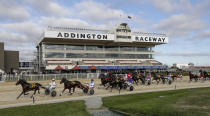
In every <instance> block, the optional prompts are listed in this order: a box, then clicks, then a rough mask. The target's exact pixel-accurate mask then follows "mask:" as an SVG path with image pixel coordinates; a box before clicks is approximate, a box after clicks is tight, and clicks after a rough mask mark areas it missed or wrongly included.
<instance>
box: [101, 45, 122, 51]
mask: <svg viewBox="0 0 210 116" xmlns="http://www.w3.org/2000/svg"><path fill="white" fill-rule="evenodd" d="M104 48H105V51H119V47H118V46H105V47H104Z"/></svg>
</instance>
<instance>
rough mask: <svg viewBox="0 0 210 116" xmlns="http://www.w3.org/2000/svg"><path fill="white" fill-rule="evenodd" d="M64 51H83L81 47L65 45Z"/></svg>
mask: <svg viewBox="0 0 210 116" xmlns="http://www.w3.org/2000/svg"><path fill="white" fill-rule="evenodd" d="M65 48H66V50H84V49H85V48H84V46H83V45H66V46H65Z"/></svg>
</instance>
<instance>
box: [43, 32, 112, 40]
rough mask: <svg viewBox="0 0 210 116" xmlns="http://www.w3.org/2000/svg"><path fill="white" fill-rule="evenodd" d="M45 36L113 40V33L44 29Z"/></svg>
mask: <svg viewBox="0 0 210 116" xmlns="http://www.w3.org/2000/svg"><path fill="white" fill-rule="evenodd" d="M45 37H49V38H63V39H87V40H114V34H96V33H78V32H58V31H46V32H45Z"/></svg>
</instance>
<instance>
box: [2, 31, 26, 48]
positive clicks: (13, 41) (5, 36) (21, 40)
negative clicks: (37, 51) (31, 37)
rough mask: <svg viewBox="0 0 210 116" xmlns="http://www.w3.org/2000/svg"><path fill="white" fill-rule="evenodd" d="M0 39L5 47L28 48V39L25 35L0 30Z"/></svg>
mask: <svg viewBox="0 0 210 116" xmlns="http://www.w3.org/2000/svg"><path fill="white" fill-rule="evenodd" d="M0 38H1V42H5V45H6V46H14V47H16V46H28V39H27V37H26V36H25V35H21V34H17V33H11V32H7V31H3V30H0Z"/></svg>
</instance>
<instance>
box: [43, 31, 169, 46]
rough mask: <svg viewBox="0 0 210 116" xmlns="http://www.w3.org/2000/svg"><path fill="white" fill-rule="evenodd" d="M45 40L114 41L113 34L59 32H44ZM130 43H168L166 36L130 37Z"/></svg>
mask: <svg viewBox="0 0 210 116" xmlns="http://www.w3.org/2000/svg"><path fill="white" fill-rule="evenodd" d="M44 37H45V38H60V39H85V40H111V41H114V40H115V34H99V33H85V32H83V33H82V32H60V31H45V33H44ZM130 42H150V43H168V37H166V36H158V35H157V36H154V35H146V36H145V35H142V36H141V35H132V39H131V41H130Z"/></svg>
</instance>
